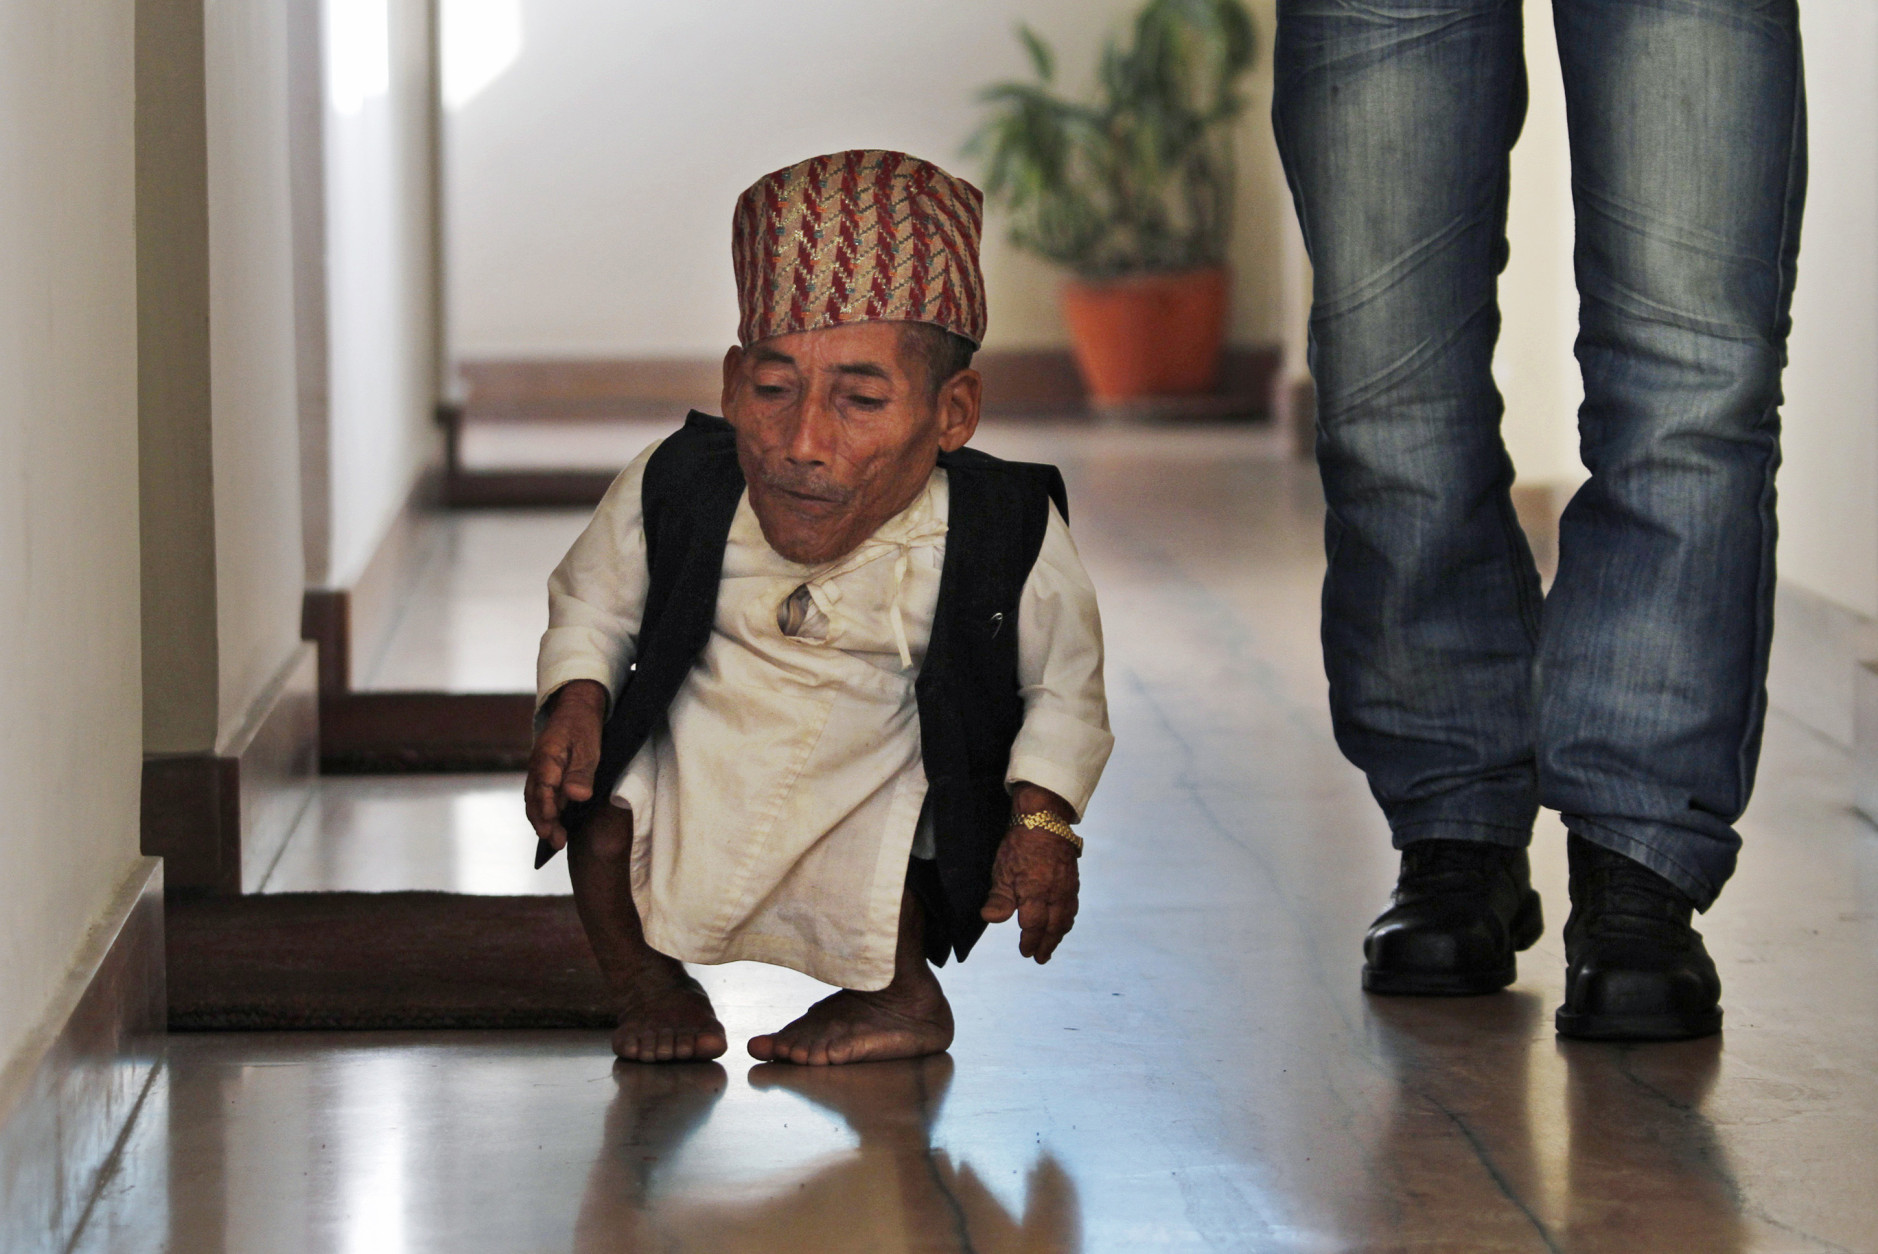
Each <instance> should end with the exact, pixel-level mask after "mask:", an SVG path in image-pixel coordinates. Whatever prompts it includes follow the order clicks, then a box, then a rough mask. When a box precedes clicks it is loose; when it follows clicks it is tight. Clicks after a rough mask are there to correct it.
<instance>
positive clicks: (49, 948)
mask: <svg viewBox="0 0 1878 1254" xmlns="http://www.w3.org/2000/svg"><path fill="white" fill-rule="evenodd" d="M131 41H132V4H131V2H130V0H10V2H9V3H7V4H5V5H0V239H4V240H5V241H6V243H5V246H4V247H0V796H4V797H5V798H6V805H5V807H4V809H0V884H4V885H6V886H8V891H7V901H6V905H5V908H4V909H0V1066H4V1065H5V1063H6V1061H7V1060H8V1059H9V1058H11V1057H13V1055H14V1054H15V1052H16V1051H17V1050H18V1049H19V1048H20V1046H21V1044H22V1038H23V1035H24V1034H25V1033H26V1032H27V1031H28V1030H29V1029H30V1027H31V1025H33V1024H34V1023H35V1022H36V1021H37V1020H38V1019H39V1018H40V1016H41V1014H42V1013H43V1012H44V1010H45V1009H46V1006H47V1003H48V1001H49V999H50V997H51V996H52V994H53V991H54V990H55V988H56V987H57V985H58V983H59V981H60V980H61V979H62V978H63V976H64V975H65V973H66V970H67V968H68V967H69V966H70V964H71V963H72V961H73V958H74V955H75V954H76V952H77V950H78V947H79V945H80V941H81V939H82V937H83V936H84V934H85V932H86V930H87V929H88V928H89V927H90V926H91V924H92V923H93V922H94V921H96V920H97V919H98V918H99V917H100V915H101V913H102V911H103V910H104V908H105V906H106V904H107V901H108V899H109V897H110V894H111V893H112V891H113V890H114V889H116V888H117V886H118V885H119V884H120V883H122V881H123V879H124V877H125V875H126V874H127V873H128V872H129V870H130V867H131V865H132V862H133V861H134V860H135V858H136V857H137V845H138V781H139V774H140V770H141V766H142V735H141V731H140V727H139V722H138V710H139V706H140V703H141V699H142V690H141V681H140V676H139V671H140V667H139V659H138V587H139V576H138V540H137V477H138V469H137V342H136V296H137V289H136V251H135V234H134V229H135V228H134V219H133V213H134V208H135V206H134V165H133V149H132V143H133V140H132V134H133V131H132V125H133V120H132V119H133V115H132V72H133V60H132V56H133V52H132V42H131Z"/></svg>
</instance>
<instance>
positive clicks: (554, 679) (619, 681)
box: [535, 442, 658, 712]
mask: <svg viewBox="0 0 1878 1254" xmlns="http://www.w3.org/2000/svg"><path fill="white" fill-rule="evenodd" d="M657 448H658V443H656V442H655V443H654V444H652V445H651V446H650V447H648V448H647V449H646V450H645V451H644V452H642V453H640V454H639V456H637V457H635V458H633V460H632V464H631V465H629V466H627V467H626V469H625V470H622V471H621V472H620V474H619V478H617V479H615V480H613V486H612V487H610V488H608V489H607V490H606V495H605V496H604V497H602V498H601V499H600V505H599V508H598V509H596V510H594V512H593V520H592V521H591V522H589V523H588V524H587V529H586V530H585V531H583V532H581V533H580V538H579V539H578V540H576V541H574V545H573V547H572V548H570V549H568V551H567V556H566V557H564V558H562V559H561V564H560V565H559V566H557V567H555V568H554V573H553V574H552V575H550V576H548V630H547V631H545V632H543V633H542V636H541V652H540V653H539V654H538V655H537V656H536V659H535V709H536V711H537V712H539V711H540V709H541V707H542V705H543V704H544V703H545V702H546V701H547V699H548V698H549V697H551V696H553V695H554V693H555V691H556V690H557V689H559V688H561V687H563V686H565V685H567V684H570V683H572V682H573V681H574V680H576V679H592V680H597V681H599V682H600V683H602V684H604V685H605V686H606V694H607V705H608V708H609V709H610V708H611V706H612V703H613V699H614V698H615V697H617V696H619V691H620V688H621V686H622V685H623V684H624V683H625V682H626V672H627V670H628V668H630V667H631V666H632V664H633V659H634V658H635V657H637V656H638V651H639V624H640V622H641V620H642V619H643V617H644V615H645V606H646V589H647V587H648V586H649V585H650V583H651V581H652V574H651V570H650V568H649V567H648V566H647V564H646V531H645V516H644V506H643V503H642V502H641V500H640V491H641V488H642V486H643V484H644V482H645V474H646V462H647V461H648V460H650V459H651V457H652V453H653V451H654V450H655V449H657Z"/></svg>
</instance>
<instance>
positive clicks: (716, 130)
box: [446, 0, 1291, 357]
mask: <svg viewBox="0 0 1878 1254" xmlns="http://www.w3.org/2000/svg"><path fill="white" fill-rule="evenodd" d="M447 2H448V3H451V4H455V5H459V6H461V7H462V8H464V9H465V10H488V9H492V8H494V9H499V8H500V7H501V5H502V0H447ZM519 3H520V8H521V16H522V48H521V53H520V56H519V58H518V59H517V60H516V61H515V62H514V64H513V65H512V66H510V67H509V68H508V69H507V70H506V72H504V73H502V74H501V75H500V76H499V77H497V78H496V79H495V80H494V81H493V82H492V83H490V84H489V86H488V87H487V88H486V89H485V90H483V91H482V92H481V93H480V94H479V95H477V96H476V97H475V98H474V99H472V100H470V101H469V102H468V103H467V104H465V105H463V106H462V107H461V108H459V109H457V110H456V111H455V112H454V113H453V114H452V116H451V118H450V121H449V125H448V131H447V136H448V148H447V154H448V182H447V188H448V194H447V201H446V203H447V206H448V211H447V214H446V219H447V222H448V229H449V237H448V238H449V250H448V259H449V262H448V264H449V291H450V314H449V322H450V326H451V337H452V338H451V347H452V349H453V351H454V353H455V355H456V356H458V357H503V356H641V357H652V356H698V355H709V356H716V355H717V354H719V353H721V352H722V351H723V348H724V346H725V345H726V344H727V343H729V342H730V340H731V339H732V338H733V335H734V330H735V326H736V314H735V298H734V290H733V287H732V283H731V275H730V260H729V251H730V214H731V207H732V204H733V202H734V201H735V198H736V196H737V193H738V192H740V191H742V190H743V188H744V187H746V186H747V185H749V184H750V183H751V182H753V181H754V180H755V179H756V178H758V177H759V176H761V175H763V174H765V173H767V172H768V171H770V170H773V169H776V168H778V167H780V166H783V165H787V164H789V163H791V162H794V161H798V160H801V159H802V158H804V157H809V156H813V155H815V154H817V153H821V152H828V151H832V150H837V149H842V148H858V147H880V148H898V149H903V150H905V151H909V152H913V153H915V154H917V155H920V156H923V157H927V158H929V159H931V160H933V161H936V162H938V163H939V164H941V165H943V166H945V167H946V168H947V169H950V170H952V171H953V172H954V173H956V174H959V175H961V176H963V177H966V178H969V179H972V180H974V181H976V180H977V178H978V177H979V174H980V171H979V169H978V168H977V165H976V162H974V161H973V160H970V159H967V158H965V157H964V156H962V155H961V154H960V152H959V149H960V147H961V145H962V144H963V143H964V141H965V138H966V136H967V135H969V134H970V133H971V131H972V130H973V129H974V128H975V126H976V125H977V123H978V122H979V120H980V119H981V118H982V116H983V114H982V110H981V108H980V107H979V106H978V104H977V103H976V95H977V93H978V91H979V89H980V88H981V87H983V86H984V85H986V84H988V83H990V82H993V81H996V80H999V79H1003V78H1008V77H1019V76H1027V75H1028V68H1027V66H1026V63H1025V60H1024V57H1023V55H1022V52H1021V50H1020V48H1019V45H1018V43H1017V40H1016V38H1015V37H1014V34H1013V28H1014V26H1015V24H1016V23H1017V22H1018V21H1019V20H1020V19H1021V20H1025V21H1028V22H1030V23H1031V24H1032V25H1033V26H1035V27H1036V28H1037V29H1038V30H1039V31H1040V32H1041V33H1043V34H1044V36H1045V37H1046V38H1048V39H1049V40H1050V41H1051V42H1052V44H1053V45H1054V46H1055V47H1056V49H1057V52H1058V55H1059V61H1060V63H1061V66H1062V67H1063V70H1064V71H1065V72H1066V73H1067V72H1070V71H1074V74H1073V75H1072V76H1070V78H1069V81H1070V82H1071V83H1075V84H1086V83H1087V81H1088V79H1089V77H1090V75H1091V73H1092V69H1093V65H1094V60H1095V54H1096V50H1097V48H1098V47H1099V46H1100V44H1101V42H1102V40H1103V38H1104V37H1105V36H1106V35H1107V34H1109V32H1110V30H1111V29H1112V26H1113V24H1114V23H1115V22H1117V21H1119V20H1121V19H1122V17H1123V16H1124V15H1126V14H1130V13H1132V12H1133V11H1134V10H1135V9H1136V8H1137V7H1138V3H1137V0H951V2H950V3H946V4H932V3H926V2H925V0H711V2H710V3H704V4H701V3H687V4H673V3H667V2H665V0H519ZM1252 7H1253V9H1254V11H1255V13H1256V15H1257V17H1258V22H1259V36H1260V51H1259V61H1258V68H1257V70H1256V72H1255V74H1254V76H1253V78H1252V80H1251V93H1250V94H1251V97H1252V99H1251V103H1250V107H1249V108H1248V109H1247V112H1246V117H1245V119H1244V122H1243V124H1242V138H1241V145H1240V147H1241V152H1242V154H1243V159H1242V162H1241V167H1240V168H1241V195H1240V215H1239V221H1238V231H1237V235H1236V239H1235V242H1234V248H1233V257H1234V262H1235V268H1236V290H1235V294H1234V305H1233V321H1232V338H1233V339H1234V340H1235V341H1237V342H1241V343H1275V342H1277V341H1278V340H1279V339H1280V338H1281V335H1280V320H1281V312H1280V304H1281V288H1282V282H1281V276H1280V274H1279V268H1280V264H1281V256H1282V244H1281V240H1282V234H1281V232H1282V229H1283V221H1284V215H1288V214H1289V213H1290V212H1291V210H1290V203H1289V197H1288V196H1287V195H1286V193H1285V190H1284V180H1283V176H1282V174H1281V172H1280V170H1279V166H1278V158H1277V153H1276V149H1275V146H1274V144H1273V141H1272V137H1271V124H1270V121H1269V114H1270V101H1271V94H1270V93H1271V58H1270V50H1271V37H1272V23H1273V19H1272V12H1273V4H1272V0H1254V3H1253V6H1252ZM985 268H986V283H987V287H988V295H989V301H990V308H991V324H990V334H989V339H988V344H989V345H990V346H991V347H998V348H1016V347H1040V346H1054V345H1061V344H1063V343H1066V337H1065V334H1064V331H1063V327H1062V324H1061V320H1060V318H1059V316H1058V313H1057V309H1056V298H1055V286H1056V275H1055V272H1054V271H1052V270H1051V269H1049V268H1048V267H1046V266H1044V265H1043V264H1041V263H1039V262H1037V261H1035V260H1033V259H1031V258H1029V257H1026V256H1022V255H1018V254H1016V253H1015V252H1014V251H1013V250H1012V249H1011V248H1010V247H1009V245H1008V244H1006V243H1005V241H1004V238H1003V227H1002V225H1001V224H1000V223H998V222H997V221H996V220H995V218H994V220H993V221H992V222H991V223H990V225H989V229H988V231H987V241H986V249H985Z"/></svg>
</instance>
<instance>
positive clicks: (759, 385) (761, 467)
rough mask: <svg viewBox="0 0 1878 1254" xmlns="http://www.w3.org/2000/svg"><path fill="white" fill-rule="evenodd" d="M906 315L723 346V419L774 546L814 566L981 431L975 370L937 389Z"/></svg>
mask: <svg viewBox="0 0 1878 1254" xmlns="http://www.w3.org/2000/svg"><path fill="white" fill-rule="evenodd" d="M906 334H907V327H906V325H905V324H904V323H896V322H862V323H855V324H853V325H850V326H841V327H825V328H823V329H821V330H817V331H799V332H797V333H796V334H794V335H779V336H776V337H775V338H773V339H768V340H763V341H761V342H759V343H756V344H752V345H751V346H750V347H749V348H747V349H746V348H733V349H731V350H730V351H729V352H728V353H726V354H725V355H724V416H725V417H726V418H728V419H729V420H730V422H731V424H732V425H733V426H735V427H736V429H737V460H738V461H739V462H740V463H741V464H742V466H743V475H744V478H745V479H746V480H747V481H748V483H749V485H750V504H751V507H752V508H754V509H755V510H756V517H757V521H758V522H760V523H761V524H762V526H763V536H764V538H765V539H766V540H768V541H769V543H770V547H771V548H773V549H775V550H776V551H777V552H778V553H780V554H782V555H783V556H784V557H786V558H788V559H789V560H790V561H792V562H800V563H802V564H804V565H819V564H821V563H823V562H831V561H834V560H835V559H836V558H839V557H842V556H844V555H845V554H848V553H851V552H853V551H854V549H856V548H857V547H859V545H860V543H861V542H862V541H863V540H865V539H867V537H868V536H870V535H872V534H874V532H875V531H877V530H879V528H880V526H881V524H882V523H884V522H886V521H887V520H888V519H889V518H892V517H893V516H894V515H895V514H897V513H899V512H900V511H901V510H903V509H905V508H906V507H907V506H908V505H910V504H912V502H913V499H914V498H915V497H916V496H918V495H919V493H920V490H921V489H922V488H924V487H925V485H926V480H927V478H928V477H930V476H931V474H932V469H933V465H934V463H935V462H936V460H937V458H938V456H939V452H940V450H941V449H944V450H948V451H950V450H953V449H958V448H962V447H963V446H964V444H965V442H966V441H967V440H969V439H971V437H972V432H974V431H975V430H977V428H978V406H979V388H980V384H979V378H978V372H977V371H975V370H962V371H960V372H959V373H958V374H956V375H954V376H953V377H952V378H951V379H949V380H947V381H946V382H945V383H944V384H943V385H942V386H941V387H940V389H939V393H938V395H937V396H934V395H933V390H932V387H931V385H930V383H929V382H928V380H927V375H926V366H925V363H924V361H923V360H922V359H921V358H920V357H919V356H918V355H917V354H915V353H913V352H910V351H907V346H906V345H905V344H904V343H903V342H902V341H903V340H904V339H905V337H906Z"/></svg>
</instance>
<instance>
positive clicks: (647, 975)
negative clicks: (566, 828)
mask: <svg viewBox="0 0 1878 1254" xmlns="http://www.w3.org/2000/svg"><path fill="white" fill-rule="evenodd" d="M632 848H633V824H632V815H631V814H629V813H627V812H626V811H625V810H622V809H620V808H618V807H617V806H610V805H609V806H601V807H600V809H599V810H598V811H597V812H596V813H595V814H594V815H593V816H592V817H591V818H590V819H589V820H588V821H587V822H586V823H585V824H584V825H582V826H581V827H580V828H579V829H578V830H577V831H574V832H570V833H569V834H568V841H567V857H568V871H569V873H570V875H571V876H572V878H573V881H574V906H575V908H576V909H578V910H579V911H580V922H581V926H582V927H584V928H585V929H586V930H587V942H588V943H589V944H590V945H592V946H593V956H594V960H595V961H597V962H598V963H599V964H600V971H601V973H602V974H603V975H605V976H606V984H607V991H608V992H610V993H611V994H612V995H613V1004H614V1005H616V1006H618V1007H619V1011H620V1015H619V1030H618V1031H616V1032H614V1033H613V1052H614V1053H616V1054H618V1055H619V1056H620V1057H621V1058H623V1059H625V1060H626V1061H627V1062H692V1061H702V1060H704V1059H706V1058H715V1057H717V1056H718V1055H719V1054H721V1053H723V1052H724V1051H725V1050H726V1049H728V1048H729V1047H730V1040H729V1038H728V1037H727V1036H725V1034H724V1025H723V1024H721V1023H719V1022H718V1021H717V1015H716V1014H715V1013H713V1012H712V1010H711V999H710V998H709V997H706V996H705V995H704V989H703V988H702V987H701V986H700V985H699V984H698V982H697V981H696V980H694V979H692V978H691V977H690V976H689V975H687V974H685V964H684V963H682V962H680V961H678V960H677V959H676V958H672V957H668V956H667V955H665V954H662V953H660V952H659V951H658V950H656V949H654V948H652V946H650V945H648V944H646V937H645V932H644V930H643V929H642V928H641V927H640V923H639V910H638V908H637V907H636V906H634V904H633V896H632V886H631V883H630V879H631V865H632Z"/></svg>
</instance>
